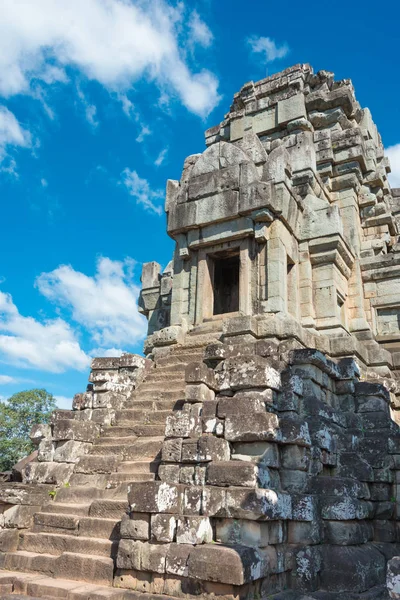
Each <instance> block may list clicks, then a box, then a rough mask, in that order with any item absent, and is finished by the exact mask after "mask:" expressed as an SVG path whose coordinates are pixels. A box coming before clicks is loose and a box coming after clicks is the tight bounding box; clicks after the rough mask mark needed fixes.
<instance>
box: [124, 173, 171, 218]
mask: <svg viewBox="0 0 400 600" xmlns="http://www.w3.org/2000/svg"><path fill="white" fill-rule="evenodd" d="M121 176H122V183H123V184H124V185H125V187H126V188H127V189H128V191H129V193H130V195H131V196H132V197H133V198H135V200H136V203H137V204H142V205H143V206H144V208H145V209H146V210H149V211H151V212H155V213H156V214H157V215H161V214H162V207H161V206H160V205H157V204H155V202H154V201H156V202H157V201H160V200H161V199H162V198H163V197H164V192H163V191H162V190H152V189H151V188H150V184H149V182H148V181H147V179H142V178H141V177H139V175H138V174H137V172H136V171H131V170H130V169H128V168H126V169H124V171H122V173H121Z"/></svg>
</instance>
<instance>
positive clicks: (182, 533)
mask: <svg viewBox="0 0 400 600" xmlns="http://www.w3.org/2000/svg"><path fill="white" fill-rule="evenodd" d="M212 540H213V530H212V527H211V523H210V519H209V518H208V517H180V518H179V519H178V527H177V532H176V541H177V543H178V544H194V545H197V544H210V543H211V542H212Z"/></svg>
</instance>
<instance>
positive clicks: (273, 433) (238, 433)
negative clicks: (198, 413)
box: [225, 412, 280, 442]
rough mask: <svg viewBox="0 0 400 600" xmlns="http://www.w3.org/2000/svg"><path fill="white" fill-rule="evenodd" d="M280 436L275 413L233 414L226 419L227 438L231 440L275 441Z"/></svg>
mask: <svg viewBox="0 0 400 600" xmlns="http://www.w3.org/2000/svg"><path fill="white" fill-rule="evenodd" d="M279 438H280V431H279V419H278V417H277V415H275V414H274V413H267V412H264V413H261V412H260V413H257V414H256V415H254V414H250V415H247V414H240V415H239V414H233V415H230V416H227V418H226V419H225V439H227V440H228V441H230V442H252V441H262V440H265V441H273V440H278V439H279Z"/></svg>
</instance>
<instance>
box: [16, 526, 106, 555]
mask: <svg viewBox="0 0 400 600" xmlns="http://www.w3.org/2000/svg"><path fill="white" fill-rule="evenodd" d="M78 544H79V546H81V547H82V546H83V548H82V552H79V550H78V552H75V548H76V547H77V545H78ZM114 546H115V542H113V541H112V540H107V539H104V538H94V537H86V536H79V541H78V538H77V537H76V536H71V535H68V534H66V533H48V532H43V533H42V532H29V533H24V534H21V535H20V541H19V548H18V549H19V550H27V551H28V552H36V553H37V554H44V553H46V554H54V555H61V554H64V553H66V552H69V553H71V554H80V553H82V554H87V553H90V555H91V556H104V555H106V556H109V555H110V552H112V551H113V549H114ZM41 550H43V552H41Z"/></svg>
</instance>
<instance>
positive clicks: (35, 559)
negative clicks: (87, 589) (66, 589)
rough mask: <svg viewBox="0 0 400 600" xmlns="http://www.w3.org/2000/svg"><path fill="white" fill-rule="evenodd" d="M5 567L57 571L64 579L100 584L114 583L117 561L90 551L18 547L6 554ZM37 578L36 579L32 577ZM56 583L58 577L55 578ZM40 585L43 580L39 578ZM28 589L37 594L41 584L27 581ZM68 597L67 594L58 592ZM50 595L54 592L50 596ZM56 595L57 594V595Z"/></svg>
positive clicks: (47, 574)
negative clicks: (56, 552) (50, 551)
mask: <svg viewBox="0 0 400 600" xmlns="http://www.w3.org/2000/svg"><path fill="white" fill-rule="evenodd" d="M75 541H76V540H75ZM3 568H4V569H7V570H10V571H17V572H18V573H19V574H20V573H21V572H28V573H41V574H43V575H46V576H52V575H54V574H55V573H56V574H57V575H58V576H59V577H60V578H62V579H71V580H78V581H79V582H80V583H81V584H82V582H91V583H92V584H94V583H97V584H100V585H104V586H106V585H109V586H111V585H112V580H113V573H114V561H113V559H112V558H107V557H104V556H92V555H91V554H89V555H87V554H81V553H71V552H64V553H63V554H61V555H60V556H55V555H52V554H48V553H47V554H45V553H37V552H27V551H23V550H22V551H21V550H20V551H17V552H8V553H7V554H6V555H5V560H4V565H3ZM41 579H42V578H41ZM33 581H34V580H33ZM52 581H54V582H55V583H56V582H57V581H58V579H52ZM37 585H38V586H39V585H40V582H39V581H38V582H37ZM26 592H27V593H28V594H32V595H34V596H36V598H38V597H45V595H43V594H42V595H41V596H40V595H39V596H38V593H40V589H39V587H32V586H29V584H28V585H27V588H26ZM58 597H59V598H68V596H62V595H61V596H58ZM50 598H51V596H50ZM55 598H57V596H55Z"/></svg>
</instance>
